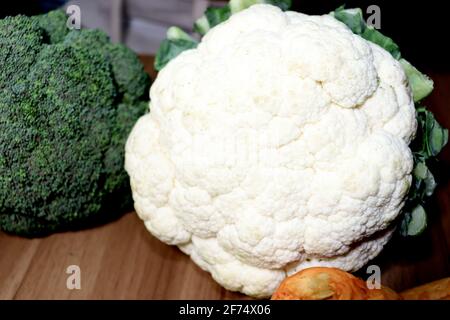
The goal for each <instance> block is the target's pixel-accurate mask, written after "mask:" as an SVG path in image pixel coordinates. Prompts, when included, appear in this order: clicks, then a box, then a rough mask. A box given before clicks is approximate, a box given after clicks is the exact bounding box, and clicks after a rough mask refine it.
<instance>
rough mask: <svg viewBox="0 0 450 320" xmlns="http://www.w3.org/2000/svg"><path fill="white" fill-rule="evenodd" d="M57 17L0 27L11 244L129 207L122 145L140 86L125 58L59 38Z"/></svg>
mask: <svg viewBox="0 0 450 320" xmlns="http://www.w3.org/2000/svg"><path fill="white" fill-rule="evenodd" d="M63 17H65V15H64V13H63V12H61V11H56V12H51V13H49V14H48V15H44V16H39V17H37V18H36V17H32V18H28V17H23V16H17V17H13V18H6V19H3V20H0V41H1V43H2V44H6V45H2V46H1V47H0V66H2V67H1V69H0V130H1V133H2V134H1V135H0V229H3V230H5V231H7V232H11V233H16V234H19V235H25V236H36V235H45V234H48V233H50V232H54V231H63V230H67V229H77V228H80V227H84V226H87V225H91V224H94V223H95V224H97V223H102V222H106V221H108V220H110V219H113V218H115V217H116V215H115V214H113V212H115V213H123V212H124V211H123V210H126V209H128V208H131V204H132V199H131V192H130V190H129V184H128V177H127V175H126V172H125V170H124V169H123V166H124V160H123V158H124V145H125V141H126V138H127V136H128V133H129V132H130V130H131V128H132V126H133V125H134V123H135V122H136V120H137V119H138V118H139V117H140V116H141V115H142V114H143V113H145V111H146V110H147V109H148V94H147V93H148V89H149V85H150V80H149V77H148V76H147V75H146V74H145V72H144V68H143V66H142V64H141V63H140V62H139V60H138V58H137V57H136V55H135V54H134V53H132V52H131V51H130V50H129V49H127V48H125V47H124V46H122V45H120V44H111V43H110V41H109V39H108V37H107V36H106V34H104V33H103V32H102V31H99V30H74V31H68V32H66V31H65V30H64V28H65V23H66V19H65V18H64V19H63ZM58 21H59V22H58ZM61 24H64V28H61V27H60V26H61ZM127 66H128V67H127Z"/></svg>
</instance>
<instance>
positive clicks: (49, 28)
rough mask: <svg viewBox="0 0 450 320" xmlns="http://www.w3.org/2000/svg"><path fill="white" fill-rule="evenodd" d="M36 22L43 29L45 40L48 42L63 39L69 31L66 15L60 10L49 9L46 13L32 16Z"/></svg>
mask: <svg viewBox="0 0 450 320" xmlns="http://www.w3.org/2000/svg"><path fill="white" fill-rule="evenodd" d="M33 19H35V20H36V21H37V24H38V25H39V26H40V27H41V28H42V29H43V30H44V33H45V36H46V37H47V41H48V42H50V43H58V42H61V41H63V40H64V38H65V37H66V35H67V33H68V32H69V31H70V30H69V29H68V28H67V25H66V24H67V16H66V15H65V13H64V11H62V10H55V11H51V12H49V13H47V14H43V15H39V16H35V17H32V18H31V20H33Z"/></svg>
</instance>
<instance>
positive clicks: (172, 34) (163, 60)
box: [154, 27, 198, 71]
mask: <svg viewBox="0 0 450 320" xmlns="http://www.w3.org/2000/svg"><path fill="white" fill-rule="evenodd" d="M197 45H198V42H197V41H195V40H194V39H193V38H192V37H191V36H189V35H188V34H187V33H186V32H184V31H183V30H181V29H180V28H178V27H170V28H169V30H167V39H165V40H163V42H162V43H161V46H160V47H159V49H158V52H156V56H155V63H154V67H155V69H156V70H158V71H159V70H161V69H162V68H164V67H165V66H166V64H167V63H169V61H170V60H172V59H173V58H175V57H176V56H178V55H179V54H180V53H182V52H183V51H185V50H188V49H193V48H196V47H197Z"/></svg>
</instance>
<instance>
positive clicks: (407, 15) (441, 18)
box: [0, 0, 450, 71]
mask: <svg viewBox="0 0 450 320" xmlns="http://www.w3.org/2000/svg"><path fill="white" fill-rule="evenodd" d="M149 1H152V0H149ZM64 2H65V1H64V0H16V1H13V2H9V3H8V2H4V3H3V4H1V5H0V17H4V16H6V15H15V14H19V13H22V14H27V15H33V14H38V13H42V12H46V11H48V10H51V9H52V8H55V7H57V6H59V5H62V4H63V3H64ZM293 3H294V6H293V9H294V10H296V11H301V12H304V13H307V14H324V13H327V12H330V11H332V10H334V9H335V8H337V7H339V6H340V5H342V4H345V5H346V7H348V8H350V7H361V8H363V11H364V12H365V8H367V7H368V6H369V5H371V4H376V5H378V6H380V8H381V31H382V32H383V33H384V34H386V35H388V36H390V37H391V38H392V39H393V40H394V41H395V42H397V44H398V45H399V46H400V49H401V51H402V55H403V56H404V57H406V58H407V59H408V60H410V61H411V62H412V63H413V65H415V66H417V67H419V68H422V69H426V70H440V71H444V70H450V50H449V49H448V45H447V42H448V39H449V31H450V25H449V22H450V3H449V1H438V0H428V1H422V2H418V3H416V2H413V1H376V0H369V1H365V0H357V1H352V0H293Z"/></svg>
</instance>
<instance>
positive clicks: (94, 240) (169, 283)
mask: <svg viewBox="0 0 450 320" xmlns="http://www.w3.org/2000/svg"><path fill="white" fill-rule="evenodd" d="M142 61H143V62H144V64H145V66H146V70H147V71H148V72H150V73H151V74H152V75H153V76H154V75H155V73H154V71H153V69H152V61H153V60H152V58H151V57H142ZM429 74H430V76H431V77H432V78H433V79H434V81H435V85H436V89H435V91H434V92H433V95H432V96H431V97H429V98H428V99H427V100H426V103H425V104H426V105H427V106H429V107H430V109H431V110H433V111H434V112H435V114H436V117H437V119H438V120H439V121H440V122H441V123H442V124H443V125H444V126H445V127H447V128H450V112H449V108H450V72H447V73H437V72H433V73H429ZM449 149H450V148H446V149H445V150H444V152H443V153H442V155H441V157H440V158H441V161H440V163H439V165H438V168H437V170H438V172H437V173H436V175H437V176H439V177H440V186H439V188H438V190H437V192H436V194H435V196H434V197H433V198H432V199H431V200H430V202H429V204H428V206H427V209H428V212H429V213H430V215H431V218H430V221H429V228H428V230H427V232H426V233H425V234H423V235H422V236H421V237H419V238H418V239H415V240H414V241H408V242H405V241H401V240H400V239H393V240H392V241H391V242H390V243H389V244H388V245H387V246H386V248H385V250H384V251H383V252H382V254H381V255H380V256H379V257H378V258H376V259H375V260H374V261H372V262H371V264H377V265H379V266H380V268H381V272H382V282H383V284H384V285H387V286H389V287H391V288H393V289H395V290H399V291H400V290H404V289H407V288H411V287H413V286H416V285H419V284H423V283H426V282H429V281H432V280H436V279H440V278H443V277H448V276H450V183H449V180H450V170H449V169H450V150H449ZM69 265H78V266H79V267H80V269H81V289H80V290H69V289H67V286H66V281H67V277H68V276H69V275H68V274H66V269H67V267H68V266H69ZM364 270H365V269H364V268H363V269H362V270H361V271H360V272H358V275H360V276H362V277H367V274H366V273H365V271H364ZM245 298H247V297H245V296H243V295H241V294H238V293H232V292H229V291H227V290H225V289H223V288H221V287H220V286H219V285H218V284H216V283H215V282H214V281H213V280H212V278H211V276H210V275H209V274H208V273H206V272H204V271H202V270H200V269H199V268H198V267H197V266H196V265H195V264H194V263H193V262H191V260H190V259H189V258H188V257H187V256H185V255H184V254H183V253H181V252H180V251H179V250H178V249H177V248H175V247H171V246H168V245H165V244H163V243H161V242H160V241H158V240H157V239H155V238H154V237H153V236H151V235H150V233H149V232H148V231H147V230H146V229H145V227H144V225H143V223H142V222H141V221H140V220H139V218H138V217H137V215H136V214H135V213H128V214H126V215H124V216H123V217H121V218H120V219H118V220H117V221H114V222H112V223H109V224H107V225H104V226H101V227H98V228H95V229H89V230H84V231H78V232H67V233H61V234H54V235H51V236H49V237H46V238H40V239H23V238H19V237H16V236H11V235H7V234H5V233H2V232H0V299H245Z"/></svg>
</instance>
